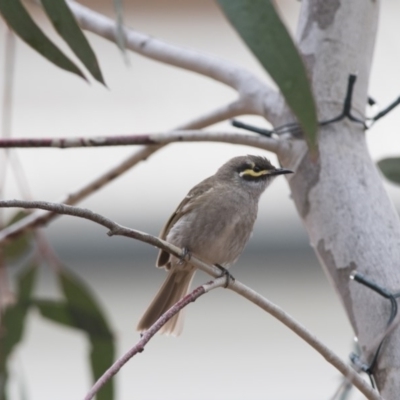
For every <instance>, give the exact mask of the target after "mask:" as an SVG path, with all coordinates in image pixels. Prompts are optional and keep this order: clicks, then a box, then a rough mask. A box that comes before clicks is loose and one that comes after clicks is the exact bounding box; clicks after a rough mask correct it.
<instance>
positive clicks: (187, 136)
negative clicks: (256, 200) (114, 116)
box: [0, 130, 286, 155]
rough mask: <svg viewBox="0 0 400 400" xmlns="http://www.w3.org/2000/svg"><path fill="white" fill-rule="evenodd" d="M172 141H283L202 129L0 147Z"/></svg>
mask: <svg viewBox="0 0 400 400" xmlns="http://www.w3.org/2000/svg"><path fill="white" fill-rule="evenodd" d="M173 142H223V143H231V144H241V145H248V146H252V147H258V148H260V149H264V150H268V151H272V152H274V153H277V154H278V155H279V152H280V148H281V147H284V146H285V144H286V141H285V140H279V139H271V138H268V137H263V136H255V135H248V134H239V133H235V132H206V131H202V130H191V131H189V130H188V131H175V132H169V133H150V134H139V135H124V136H101V137H65V138H7V139H0V148H11V147H19V148H30V147H51V148H60V149H70V148H76V147H104V146H127V145H143V144H146V145H165V144H169V143H173Z"/></svg>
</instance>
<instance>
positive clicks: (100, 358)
mask: <svg viewBox="0 0 400 400" xmlns="http://www.w3.org/2000/svg"><path fill="white" fill-rule="evenodd" d="M90 342H91V347H92V348H91V351H90V365H91V368H92V374H93V380H94V381H97V379H98V378H100V377H101V376H102V375H103V373H104V372H105V371H106V370H107V369H108V368H110V366H111V364H112V363H113V362H114V354H115V346H114V342H113V340H112V339H110V338H102V337H95V336H91V338H90ZM113 397H114V383H113V380H112V379H111V380H109V381H108V382H107V383H106V384H105V385H104V386H103V387H102V388H101V389H100V391H99V392H98V393H97V397H96V399H97V400H112V399H113Z"/></svg>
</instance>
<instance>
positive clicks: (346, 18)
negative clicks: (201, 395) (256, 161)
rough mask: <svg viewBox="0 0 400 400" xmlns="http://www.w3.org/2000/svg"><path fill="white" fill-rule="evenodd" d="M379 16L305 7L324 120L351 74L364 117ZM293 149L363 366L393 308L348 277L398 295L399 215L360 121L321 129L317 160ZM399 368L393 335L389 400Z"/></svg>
mask: <svg viewBox="0 0 400 400" xmlns="http://www.w3.org/2000/svg"><path fill="white" fill-rule="evenodd" d="M378 13H379V1H374V0H351V1H350V0H349V1H340V0H330V1H324V0H303V1H302V9H301V14H300V19H299V27H298V35H297V39H298V44H299V48H300V51H301V53H302V55H303V56H304V59H305V62H306V64H307V67H308V71H309V74H310V78H311V80H312V84H313V88H314V93H315V96H316V103H317V107H318V115H319V120H320V121H321V120H327V119H330V118H332V117H334V116H337V115H339V114H340V113H341V110H342V107H343V100H344V97H345V93H346V87H347V80H348V76H349V74H351V73H356V74H357V77H358V79H357V83H356V86H355V90H354V96H353V103H352V104H353V106H352V113H353V115H355V116H357V117H359V118H363V116H364V109H365V105H366V101H367V90H368V80H369V75H370V69H371V61H372V54H373V47H374V42H375V36H376V30H377V21H378ZM297 142H299V143H298V144H296V143H295V144H294V146H293V151H292V152H291V153H290V154H288V155H287V156H285V157H283V159H282V160H281V161H282V163H283V165H285V166H286V167H287V166H291V167H293V168H295V171H296V174H295V175H294V176H293V178H292V179H291V180H290V188H291V191H292V195H293V199H294V202H295V204H296V207H297V210H298V212H299V214H300V216H301V218H302V219H303V221H304V225H305V227H306V229H307V231H308V234H309V236H310V241H311V245H312V246H313V248H314V249H315V252H316V254H317V256H318V258H319V260H320V262H321V264H322V265H323V267H324V269H325V271H326V273H327V275H328V277H329V278H330V279H331V281H332V283H333V285H334V287H335V288H336V289H337V291H338V293H339V295H340V298H341V299H342V302H343V305H344V307H345V309H346V312H347V315H348V317H349V319H350V321H351V324H352V326H353V328H354V331H355V334H356V336H357V337H358V340H359V344H360V346H361V349H362V355H361V359H362V360H363V361H364V362H366V363H369V362H370V361H371V360H370V358H371V353H370V352H371V346H372V345H373V344H374V343H375V342H376V338H377V337H378V336H379V335H381V334H382V333H383V332H384V331H385V328H386V323H387V321H388V318H389V313H390V303H389V301H388V300H386V299H383V298H382V297H380V296H379V295H378V294H376V293H375V292H373V291H372V290H371V289H368V288H367V287H365V286H362V285H360V284H357V283H356V282H354V281H351V280H350V279H349V276H350V273H351V272H352V271H353V270H357V271H359V272H361V273H362V274H365V275H366V276H368V277H369V278H371V279H372V280H374V281H375V282H377V283H378V284H379V285H382V286H383V287H385V288H387V289H388V290H391V291H396V290H400V268H399V264H400V223H399V218H398V215H397V213H396V211H395V209H394V207H393V205H392V203H391V201H390V200H389V198H388V195H387V194H386V192H385V190H384V188H383V185H382V178H381V176H380V174H379V172H378V171H377V168H376V166H375V163H374V162H373V160H372V159H371V157H370V155H369V152H368V148H367V146H366V140H365V132H364V129H363V127H362V125H361V124H359V123H356V122H352V121H350V120H348V119H344V120H342V121H340V122H336V123H332V124H329V125H326V126H324V127H321V129H320V132H319V155H318V157H317V159H316V160H312V159H311V158H310V156H309V154H308V153H307V151H306V150H305V151H304V149H305V146H304V145H301V141H297ZM326 318H329V315H327V316H326ZM375 344H376V343H375ZM368 352H369V353H368ZM367 353H368V354H369V355H368V357H369V358H368V359H365V357H366V356H367ZM399 363H400V332H399V330H398V329H396V330H394V332H393V333H392V334H391V335H390V338H389V340H388V341H387V342H385V345H384V347H383V349H382V351H381V354H380V357H379V359H378V363H377V366H376V368H375V369H374V371H373V372H374V376H375V378H376V381H377V385H378V388H379V390H380V392H381V395H382V396H383V397H384V398H385V399H397V398H398V397H399V393H400V371H399Z"/></svg>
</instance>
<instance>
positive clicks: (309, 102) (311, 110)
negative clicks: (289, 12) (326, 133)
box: [218, 0, 318, 150]
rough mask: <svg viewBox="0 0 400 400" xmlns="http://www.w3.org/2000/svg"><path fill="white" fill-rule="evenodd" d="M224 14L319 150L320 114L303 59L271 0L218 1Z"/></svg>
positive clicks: (313, 146) (311, 146) (312, 143)
mask: <svg viewBox="0 0 400 400" xmlns="http://www.w3.org/2000/svg"><path fill="white" fill-rule="evenodd" d="M218 3H219V5H220V7H221V8H222V10H223V11H224V13H225V15H226V16H227V18H228V19H229V21H230V22H231V23H232V25H233V26H234V28H235V29H236V30H237V32H238V33H239V35H240V36H241V37H242V39H243V40H244V42H245V43H246V44H247V46H248V47H249V48H250V50H251V51H252V52H253V53H254V55H255V56H256V57H257V59H258V61H259V62H260V63H261V64H262V66H263V67H264V68H265V70H266V71H267V72H268V73H269V74H270V76H271V77H272V79H274V81H275V82H276V84H277V85H278V87H279V88H280V90H281V92H282V94H283V96H284V97H285V99H286V102H287V104H288V105H289V107H290V108H291V109H292V111H293V112H294V114H295V115H296V116H297V118H298V120H299V123H300V125H301V127H302V128H303V130H304V132H305V136H306V139H307V140H308V143H309V145H310V148H311V149H313V150H315V149H316V142H317V140H316V139H317V138H316V136H317V128H318V125H317V113H316V108H315V103H314V97H313V94H312V91H311V86H310V82H309V80H308V77H307V72H306V69H305V66H304V64H303V61H302V59H301V57H300V54H299V52H298V51H297V48H296V46H295V44H294V42H293V40H292V38H291V37H290V35H289V33H288V31H287V29H286V27H285V25H284V24H283V22H282V21H281V19H280V18H279V15H278V13H277V12H276V10H275V8H274V6H273V4H272V2H271V1H270V0H257V1H254V0H218Z"/></svg>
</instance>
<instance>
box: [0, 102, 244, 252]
mask: <svg viewBox="0 0 400 400" xmlns="http://www.w3.org/2000/svg"><path fill="white" fill-rule="evenodd" d="M243 113H244V109H243V108H241V105H240V102H237V101H235V102H233V103H229V104H226V105H224V106H221V107H219V108H217V109H215V110H212V111H210V112H208V113H206V114H203V115H201V116H199V117H197V118H195V119H193V120H191V121H189V122H186V123H184V124H181V125H180V126H178V127H177V128H175V130H184V129H201V128H205V127H207V126H209V125H212V124H215V123H217V122H220V121H223V120H226V119H229V118H232V117H235V116H238V115H241V114H243ZM162 147H163V146H145V147H143V148H142V149H140V150H139V151H137V152H135V153H133V154H132V155H131V156H129V157H128V158H126V159H125V160H123V161H122V162H120V163H118V165H116V166H115V167H113V168H111V169H110V170H108V171H107V172H105V173H104V174H102V175H100V176H98V177H97V178H95V179H94V180H93V181H90V182H89V183H87V184H85V185H83V186H82V187H81V188H79V189H77V190H76V191H74V192H72V193H70V194H69V195H67V196H66V197H65V198H63V199H61V200H59V202H60V203H65V204H69V205H73V204H77V203H79V202H80V201H81V200H83V199H85V198H86V197H88V196H89V195H91V194H92V193H94V192H96V191H97V190H99V189H101V188H102V187H104V186H106V185H107V184H108V183H110V182H112V181H113V180H114V179H116V178H118V177H119V176H121V175H122V174H124V173H125V172H126V171H128V170H129V169H130V168H132V167H134V166H135V165H136V164H138V163H139V162H141V161H143V160H147V159H148V158H149V157H150V156H151V155H152V154H154V153H155V152H157V151H158V150H159V149H161V148H162ZM56 216H57V215H56V214H54V213H52V212H44V211H35V212H34V213H32V214H31V215H29V216H28V217H25V218H23V219H21V220H20V221H18V222H16V223H14V224H12V225H10V226H9V227H7V228H5V229H3V230H2V231H0V244H1V243H4V241H5V240H6V239H11V238H16V237H18V236H19V235H21V234H23V233H24V232H26V231H27V230H30V229H32V228H34V227H36V226H40V225H45V224H47V223H48V222H50V221H51V220H53V219H54V218H56Z"/></svg>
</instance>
